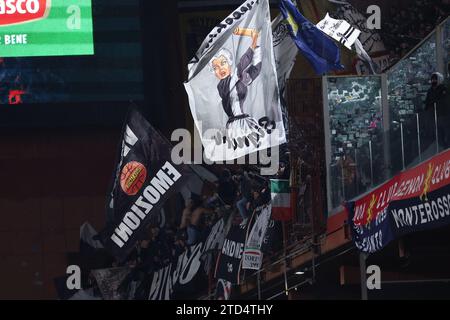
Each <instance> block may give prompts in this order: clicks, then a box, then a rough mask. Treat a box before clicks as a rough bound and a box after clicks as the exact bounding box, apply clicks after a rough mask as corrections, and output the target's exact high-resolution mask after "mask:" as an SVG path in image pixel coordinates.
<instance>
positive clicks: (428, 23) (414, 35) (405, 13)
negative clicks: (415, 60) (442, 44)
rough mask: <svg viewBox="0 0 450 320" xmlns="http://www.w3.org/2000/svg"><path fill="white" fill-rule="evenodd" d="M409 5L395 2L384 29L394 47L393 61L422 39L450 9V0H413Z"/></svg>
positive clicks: (389, 42) (390, 48)
mask: <svg viewBox="0 0 450 320" xmlns="http://www.w3.org/2000/svg"><path fill="white" fill-rule="evenodd" d="M410 2H412V3H411V4H409V3H408V6H406V7H405V6H401V5H399V4H397V3H395V2H393V3H392V5H391V6H390V8H389V14H388V16H387V18H386V19H385V21H386V22H384V23H383V25H382V28H381V30H380V33H381V36H382V38H383V42H384V44H385V46H386V47H387V48H388V49H389V50H390V54H389V56H390V65H393V64H395V63H396V62H397V61H399V60H400V59H401V58H402V57H404V56H405V55H406V54H407V53H408V52H409V51H410V50H411V49H413V48H414V47H415V46H416V45H417V44H418V43H419V42H420V41H422V40H423V39H424V38H425V37H426V36H427V35H428V34H429V33H430V32H431V31H433V29H434V28H436V26H437V25H438V24H439V23H441V22H442V21H443V20H444V19H445V18H447V17H448V15H449V13H450V1H449V0H413V1H410Z"/></svg>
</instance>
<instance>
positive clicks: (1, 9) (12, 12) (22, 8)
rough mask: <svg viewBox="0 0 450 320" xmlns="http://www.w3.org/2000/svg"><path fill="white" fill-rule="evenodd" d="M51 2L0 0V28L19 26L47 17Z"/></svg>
mask: <svg viewBox="0 0 450 320" xmlns="http://www.w3.org/2000/svg"><path fill="white" fill-rule="evenodd" d="M50 2H51V0H0V26H7V25H12V24H20V23H25V22H30V21H35V20H39V19H43V18H45V17H47V16H48V13H49V11H50V7H51V6H50Z"/></svg>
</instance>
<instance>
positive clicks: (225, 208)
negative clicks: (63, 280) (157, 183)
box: [80, 162, 289, 299]
mask: <svg viewBox="0 0 450 320" xmlns="http://www.w3.org/2000/svg"><path fill="white" fill-rule="evenodd" d="M276 177H278V178H289V167H288V165H286V162H282V163H281V165H280V169H279V173H278V174H277V175H276ZM208 187H209V188H214V190H213V191H212V192H211V190H207V191H206V192H204V194H194V193H191V196H190V198H189V199H187V200H186V201H185V200H184V199H183V197H182V196H181V194H179V195H178V200H179V201H177V202H180V203H183V205H182V207H181V210H180V211H179V214H176V216H175V218H174V219H172V220H169V219H168V220H166V222H165V224H164V225H163V226H162V225H160V223H159V221H157V220H155V221H154V222H152V223H151V224H150V225H149V227H148V228H147V229H146V231H145V232H143V233H142V234H141V237H140V240H139V241H138V242H137V244H136V246H135V248H134V250H133V251H132V253H131V254H130V255H129V256H128V257H127V259H126V261H124V262H122V263H118V262H117V261H114V259H113V258H112V257H111V256H109V255H108V254H107V253H106V251H105V250H100V251H99V250H96V251H95V253H88V254H87V255H86V252H80V255H81V256H83V255H84V261H87V262H86V263H87V264H88V265H85V266H84V267H83V269H84V270H94V269H106V268H113V267H124V266H128V267H130V268H131V270H132V271H131V272H130V273H129V274H128V276H127V277H126V278H125V279H124V280H123V281H122V282H121V285H120V287H119V289H118V291H119V294H121V297H128V298H129V291H130V285H131V283H138V284H139V285H138V287H137V288H135V289H134V293H133V299H147V297H148V292H149V290H150V285H151V280H152V276H153V273H154V272H155V271H158V270H160V269H162V268H163V267H165V266H167V265H169V264H170V263H173V262H176V261H177V259H178V257H179V256H180V255H181V254H182V253H183V252H184V251H185V250H186V249H187V248H188V247H190V246H193V245H196V244H198V243H201V242H204V241H205V240H206V239H207V237H208V235H209V233H210V231H211V228H212V227H213V225H214V224H215V223H216V222H217V221H218V220H219V219H221V218H223V217H225V219H227V218H228V217H230V215H232V219H233V223H235V224H241V225H245V224H247V223H248V221H249V218H250V217H251V215H252V213H253V212H254V210H255V209H256V208H257V207H260V206H261V205H264V204H267V203H269V202H270V201H271V193H270V186H269V180H268V179H267V178H266V177H262V176H259V175H258V174H256V173H254V172H252V168H250V169H249V170H243V169H242V168H239V169H237V170H230V169H228V168H225V169H222V170H221V171H220V172H219V174H218V180H217V182H216V183H215V185H214V186H208ZM204 189H205V188H204ZM207 189H208V188H207ZM94 238H95V237H94ZM94 255H95V256H94ZM99 260H100V262H99ZM94 261H96V262H94ZM84 287H96V280H95V279H94V278H93V277H90V278H88V279H86V283H85V285H84ZM97 290H98V288H97Z"/></svg>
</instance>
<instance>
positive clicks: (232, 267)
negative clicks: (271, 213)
mask: <svg viewBox="0 0 450 320" xmlns="http://www.w3.org/2000/svg"><path fill="white" fill-rule="evenodd" d="M250 224H251V223H248V224H247V225H232V226H231V229H230V231H229V232H228V235H227V237H226V239H225V241H224V243H223V247H222V251H221V253H220V255H219V258H218V259H217V264H216V273H215V278H217V279H224V280H227V281H229V282H231V283H232V284H239V283H240V277H239V274H240V271H241V262H242V255H243V253H244V246H245V240H246V237H247V229H248V225H250Z"/></svg>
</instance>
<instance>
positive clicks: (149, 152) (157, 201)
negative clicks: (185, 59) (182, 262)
mask: <svg viewBox="0 0 450 320" xmlns="http://www.w3.org/2000/svg"><path fill="white" fill-rule="evenodd" d="M171 149H172V148H171V145H170V144H169V143H168V142H167V141H166V140H165V139H164V138H163V136H162V135H161V134H160V133H159V132H157V131H156V130H155V129H154V128H153V127H152V126H151V125H150V124H149V123H148V122H147V120H146V119H145V118H144V117H143V116H142V115H141V114H140V113H139V112H138V111H136V110H134V109H133V110H131V111H130V114H129V116H128V119H127V122H126V125H125V127H124V130H123V135H122V145H121V148H120V154H119V161H118V164H117V170H116V172H115V175H114V182H113V186H112V188H111V192H110V194H109V201H108V204H107V212H108V221H107V226H106V228H105V229H104V230H103V231H102V232H101V234H100V237H101V241H102V243H103V244H104V246H105V248H106V249H107V250H108V251H109V252H111V253H112V254H113V255H114V256H115V257H116V258H117V259H118V260H119V261H123V260H124V259H125V258H126V257H127V255H128V254H129V252H130V251H131V250H132V249H133V247H134V245H135V243H136V241H137V240H138V237H139V234H140V232H141V231H142V230H145V228H146V227H147V226H148V224H149V221H150V220H151V217H152V216H153V215H155V214H159V212H160V210H161V208H162V206H163V205H164V203H165V202H166V201H167V200H168V199H169V198H170V196H172V195H173V194H174V193H176V192H178V191H179V189H180V188H181V187H182V186H183V184H184V183H185V182H186V181H187V179H188V178H189V176H190V173H191V171H190V169H189V167H188V166H185V165H182V166H177V165H174V164H173V163H172V162H171Z"/></svg>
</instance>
